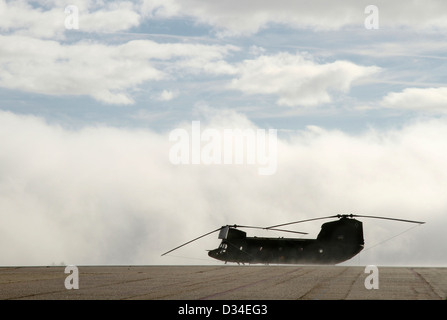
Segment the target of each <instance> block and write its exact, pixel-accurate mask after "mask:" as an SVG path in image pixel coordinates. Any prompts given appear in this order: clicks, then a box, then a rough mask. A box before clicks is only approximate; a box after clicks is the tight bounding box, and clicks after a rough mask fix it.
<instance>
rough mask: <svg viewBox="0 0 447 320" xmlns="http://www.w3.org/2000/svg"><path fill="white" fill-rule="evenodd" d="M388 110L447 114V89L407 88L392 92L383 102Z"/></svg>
mask: <svg viewBox="0 0 447 320" xmlns="http://www.w3.org/2000/svg"><path fill="white" fill-rule="evenodd" d="M381 104H382V105H383V106H385V107H388V108H396V109H407V110H408V109H409V110H418V111H425V112H436V113H445V112H447V87H439V88H406V89H404V90H403V91H401V92H390V93H388V94H387V95H386V96H385V97H384V98H383V99H382V101H381Z"/></svg>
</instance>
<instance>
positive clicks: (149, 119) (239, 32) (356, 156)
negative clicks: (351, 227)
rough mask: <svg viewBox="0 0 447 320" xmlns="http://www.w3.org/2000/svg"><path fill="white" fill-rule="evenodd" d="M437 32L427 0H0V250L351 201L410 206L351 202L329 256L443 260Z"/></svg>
mask: <svg viewBox="0 0 447 320" xmlns="http://www.w3.org/2000/svg"><path fill="white" fill-rule="evenodd" d="M446 35H447V3H446V2H445V1H440V0H438V1H435V0H425V1H418V0H414V1H411V2H409V1H392V2H390V1H375V2H374V4H373V5H371V2H370V1H363V0H360V1H358V0H341V1H321V0H314V1H305V0H277V1H266V0H256V1H255V0H246V1H234V0H228V1H204V0H140V1H93V0H79V1H76V0H70V1H62V0H42V1H5V0H0V219H1V221H2V222H1V223H0V253H1V254H0V265H2V266H9V265H68V264H74V265H98V264H99V265H117V264H118V265H132V264H141V265H160V264H166V265H170V264H219V263H220V262H217V261H214V260H211V258H209V257H208V256H207V254H206V250H207V249H214V248H216V247H217V246H218V245H219V240H218V239H217V235H210V236H208V237H206V238H202V239H200V240H199V241H197V242H194V243H192V244H191V245H189V246H186V247H183V248H181V249H179V250H177V251H175V252H173V253H172V254H170V255H167V256H163V257H161V254H162V253H163V252H166V251H167V250H169V249H172V248H174V247H176V246H177V245H179V244H181V243H184V242H186V241H188V240H190V239H193V238H195V237H198V236H200V235H202V234H205V233H207V232H209V231H211V230H214V229H216V228H218V227H220V226H222V225H227V224H240V225H257V226H270V225H275V224H280V223H286V222H289V221H297V220H304V219H311V218H316V217H324V216H331V215H336V214H344V213H350V214H361V215H374V216H386V217H393V218H400V219H411V220H418V221H425V222H426V223H425V224H423V225H413V224H408V223H399V222H394V221H385V220H374V219H361V221H362V222H363V224H364V233H365V249H364V250H363V252H362V253H360V254H359V255H358V256H356V257H354V258H353V259H351V260H350V261H348V262H346V263H344V264H348V265H349V264H350V265H370V264H373V265H416V266H445V265H446V264H447V250H446V247H445V244H446V243H447V234H446V232H445V227H446V226H447V197H446V194H447V167H446V165H445V163H447V139H446V137H447V117H446V113H447V79H446V78H447V41H446V37H447V36H446ZM238 130H240V131H243V132H245V133H250V134H253V136H254V139H255V140H247V141H248V142H246V144H245V145H243V146H242V148H243V149H236V144H234V145H230V147H229V149H227V148H226V146H227V145H228V143H229V142H230V140H229V139H233V138H234V137H235V135H236V134H237V132H240V131H238ZM229 133H230V134H234V136H228V134H229ZM234 141H235V140H231V142H234ZM230 151H233V153H231V152H230ZM238 152H239V153H238ZM238 155H239V156H241V157H242V161H241V162H237V161H236V160H235V158H233V156H234V157H237V156H238ZM226 160H228V161H226ZM321 223H323V221H317V222H312V223H310V222H309V223H306V224H300V225H297V226H296V228H297V229H298V230H299V231H304V232H308V233H309V234H308V235H307V236H303V238H315V237H316V236H317V234H318V232H319V229H320V226H321ZM252 232H253V233H252ZM252 234H253V235H257V234H256V233H255V232H254V231H249V235H252ZM258 235H266V234H265V233H261V234H258ZM267 235H268V236H272V237H278V236H284V234H278V233H274V232H272V231H269V232H267Z"/></svg>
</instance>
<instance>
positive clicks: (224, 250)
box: [219, 243, 228, 253]
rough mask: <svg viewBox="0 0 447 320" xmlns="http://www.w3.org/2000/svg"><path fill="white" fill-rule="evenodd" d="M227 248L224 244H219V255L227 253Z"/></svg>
mask: <svg viewBox="0 0 447 320" xmlns="http://www.w3.org/2000/svg"><path fill="white" fill-rule="evenodd" d="M227 247H228V245H227V244H226V243H221V244H220V246H219V248H220V252H221V253H224V252H226V251H227Z"/></svg>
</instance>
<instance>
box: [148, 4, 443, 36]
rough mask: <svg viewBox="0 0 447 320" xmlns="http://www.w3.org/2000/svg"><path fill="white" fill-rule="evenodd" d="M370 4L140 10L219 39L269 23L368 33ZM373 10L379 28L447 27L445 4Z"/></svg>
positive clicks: (165, 6)
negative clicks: (203, 28) (209, 30)
mask: <svg viewBox="0 0 447 320" xmlns="http://www.w3.org/2000/svg"><path fill="white" fill-rule="evenodd" d="M370 4H371V3H370V1H367V0H362V1H358V0H341V1H325V0H316V1H312V2H309V1H305V0H301V1H296V0H279V1H275V2H272V1H269V0H261V1H260V0H247V1H243V2H241V1H237V0H229V1H224V2H223V1H201V0H179V1H173V0H171V1H166V2H165V1H154V0H146V1H144V5H143V6H142V10H143V12H146V13H150V15H151V16H152V17H157V16H159V17H163V18H166V17H175V16H183V17H185V16H190V17H193V18H194V19H196V20H197V21H198V22H200V23H204V24H207V25H210V26H212V27H215V28H216V29H217V30H218V32H219V33H220V34H221V35H249V34H253V33H256V32H258V31H259V30H261V29H262V28H267V27H268V26H269V25H270V24H281V25H286V26H289V27H292V28H298V29H312V30H317V31H320V30H338V29H341V28H343V27H357V28H364V21H365V19H366V17H367V16H368V14H365V12H364V11H365V8H366V7H367V6H368V5H370ZM374 5H376V6H377V7H378V9H379V26H380V28H386V27H401V26H403V27H407V28H411V29H418V30H429V31H432V30H444V29H445V28H446V27H447V23H446V21H447V19H446V18H447V16H446V12H447V10H446V9H447V5H446V3H444V2H443V1H439V0H428V1H420V0H419V1H412V2H411V3H408V1H392V2H390V1H380V0H379V1H376V2H374Z"/></svg>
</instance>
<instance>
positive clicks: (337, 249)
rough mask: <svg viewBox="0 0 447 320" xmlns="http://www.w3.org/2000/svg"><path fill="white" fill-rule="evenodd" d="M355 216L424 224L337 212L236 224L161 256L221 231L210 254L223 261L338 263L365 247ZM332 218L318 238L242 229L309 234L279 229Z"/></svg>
mask: <svg viewBox="0 0 447 320" xmlns="http://www.w3.org/2000/svg"><path fill="white" fill-rule="evenodd" d="M354 217H358V218H374V219H385V220H394V221H400V222H409V223H416V224H424V223H425V222H422V221H414V220H405V219H397V218H388V217H378V216H367V215H355V214H338V215H333V216H328V217H320V218H313V219H306V220H299V221H294V222H288V223H282V224H278V225H274V226H269V227H256V226H244V225H236V224H235V225H226V226H222V227H220V228H217V229H215V230H213V231H210V232H207V233H205V234H203V235H201V236H199V237H197V238H195V239H192V240H190V241H188V242H186V243H183V244H182V245H180V246H178V247H175V248H174V249H171V250H169V251H167V252H165V253H163V254H162V256H164V255H166V254H168V253H170V252H172V251H174V250H177V249H179V248H181V247H183V246H185V245H187V244H190V243H192V242H194V241H196V240H199V239H201V238H203V237H205V236H208V235H210V234H212V233H215V232H218V231H219V236H218V239H221V240H222V241H221V243H220V245H219V247H218V248H216V249H213V250H208V251H209V252H208V256H209V257H211V258H214V259H217V260H221V261H224V262H225V263H227V262H236V263H238V264H240V263H242V264H245V263H249V264H256V263H262V264H270V263H272V264H338V263H341V262H343V261H346V260H349V259H351V258H352V257H354V256H355V255H357V254H358V253H359V252H360V251H362V250H363V248H364V244H365V242H364V239H363V223H362V222H361V221H359V220H357V219H354ZM333 218H338V220H335V221H330V222H326V223H323V225H322V226H321V230H320V232H319V234H318V236H317V238H316V239H302V238H283V237H280V238H267V237H247V233H246V232H244V231H242V230H239V229H243V228H251V229H263V230H275V231H282V232H291V233H298V234H307V233H305V232H298V231H292V230H284V229H278V228H279V227H283V226H286V225H292V224H298V223H303V222H309V221H315V220H321V219H333Z"/></svg>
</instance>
